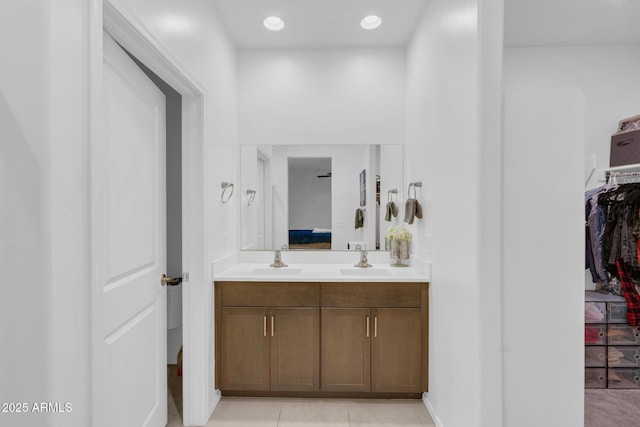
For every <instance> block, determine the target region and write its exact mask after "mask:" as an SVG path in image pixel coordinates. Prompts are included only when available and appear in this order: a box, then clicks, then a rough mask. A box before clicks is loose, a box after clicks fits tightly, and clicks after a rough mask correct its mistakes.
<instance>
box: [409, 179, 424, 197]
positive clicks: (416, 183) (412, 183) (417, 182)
mask: <svg viewBox="0 0 640 427" xmlns="http://www.w3.org/2000/svg"><path fill="white" fill-rule="evenodd" d="M411 187H413V198H414V199H415V198H416V187H420V188H422V181H416V182H410V183H409V189H408V190H407V197H409V198H411Z"/></svg>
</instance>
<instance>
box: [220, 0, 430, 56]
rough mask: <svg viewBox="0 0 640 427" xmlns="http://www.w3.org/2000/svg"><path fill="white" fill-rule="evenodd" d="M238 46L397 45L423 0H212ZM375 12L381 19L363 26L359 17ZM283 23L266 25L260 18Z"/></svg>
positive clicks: (406, 37)
mask: <svg viewBox="0 0 640 427" xmlns="http://www.w3.org/2000/svg"><path fill="white" fill-rule="evenodd" d="M212 1H213V3H214V4H215V6H216V7H217V9H218V11H219V12H220V15H221V16H222V20H223V22H224V24H225V26H226V28H227V30H228V32H229V34H230V35H231V38H232V39H233V41H234V42H235V44H236V45H237V46H238V47H240V48H304V47H355V46H358V47H361V46H401V45H405V44H407V42H408V41H409V40H410V38H411V36H412V34H413V31H414V29H415V27H416V24H417V22H418V20H419V18H420V15H421V12H422V9H423V7H424V5H425V3H426V1H427V0H212ZM372 14H375V15H379V16H380V17H381V18H382V25H381V26H380V27H379V28H378V29H376V30H368V31H367V30H363V29H362V28H360V20H362V18H363V17H365V16H367V15H372ZM270 15H277V16H280V17H281V18H282V19H284V21H285V23H286V26H285V28H284V29H283V30H281V31H268V30H266V29H265V28H264V27H263V25H262V21H263V20H264V18H266V17H267V16H270Z"/></svg>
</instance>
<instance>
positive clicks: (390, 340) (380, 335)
mask: <svg viewBox="0 0 640 427" xmlns="http://www.w3.org/2000/svg"><path fill="white" fill-rule="evenodd" d="M320 289H321V294H320V304H321V306H322V308H321V318H322V321H321V322H322V324H321V336H322V339H321V343H322V344H321V349H320V353H321V362H320V364H321V366H322V374H321V380H320V383H321V389H322V390H326V391H361V392H375V393H419V392H421V391H424V390H426V375H427V371H426V368H427V366H426V356H427V354H426V348H427V341H426V320H427V319H426V297H427V294H426V285H424V284H420V283H362V284H360V283H324V284H322V286H321V288H320ZM423 301H424V302H423ZM423 306H424V310H423ZM423 325H424V326H423ZM423 349H424V350H423Z"/></svg>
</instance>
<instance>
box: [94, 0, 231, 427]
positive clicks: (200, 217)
mask: <svg viewBox="0 0 640 427" xmlns="http://www.w3.org/2000/svg"><path fill="white" fill-rule="evenodd" d="M100 6H102V9H103V10H102V14H103V27H102V26H101V27H100V28H94V29H93V35H94V37H93V38H92V39H91V43H92V49H91V50H92V52H96V55H95V56H94V57H93V61H92V63H91V67H92V71H91V75H92V76H95V77H96V78H95V79H94V80H93V82H92V86H91V91H92V99H93V101H92V105H91V106H92V110H93V111H95V112H96V113H92V119H93V120H92V123H93V124H92V128H91V139H92V141H94V140H95V141H96V144H100V142H101V141H102V139H103V129H102V127H101V124H100V123H101V122H100V117H99V116H98V115H97V114H98V113H99V112H100V111H101V110H102V108H101V102H102V100H103V98H104V92H103V88H102V83H101V79H100V77H99V76H101V74H102V72H101V70H100V68H101V67H102V31H103V29H104V30H105V31H107V32H108V33H109V34H110V35H111V36H112V37H113V38H114V39H115V40H116V42H117V43H118V44H120V46H122V47H123V48H125V49H126V50H127V51H128V52H130V53H131V54H133V55H135V56H136V57H137V58H138V59H140V61H142V62H143V63H144V64H146V65H147V66H148V67H149V68H150V69H152V70H153V71H154V72H155V73H157V74H158V76H160V77H161V78H162V79H163V80H164V81H165V82H167V83H168V84H169V85H170V86H171V87H173V88H174V89H175V90H176V91H177V92H178V93H179V94H180V95H181V97H182V107H181V110H182V111H181V113H182V120H181V123H182V130H181V134H182V142H183V144H182V147H181V157H182V158H181V162H180V163H181V164H182V165H183V168H182V184H181V188H182V195H183V197H182V202H181V212H182V213H183V216H182V233H183V235H182V241H183V242H184V244H183V245H182V255H181V258H182V269H181V270H182V271H184V272H185V274H184V282H185V283H188V285H186V286H184V288H183V291H182V307H183V310H182V329H183V330H184V336H183V349H184V352H183V367H184V370H183V376H182V382H183V383H184V394H183V398H182V403H183V413H182V415H183V422H184V424H185V425H200V424H203V423H206V420H207V419H208V418H209V415H210V413H211V410H212V408H213V407H215V404H216V403H217V401H218V400H219V393H216V391H215V389H214V388H213V387H211V384H212V383H213V377H212V375H213V369H212V367H210V365H211V363H210V361H211V360H212V357H213V356H212V355H213V348H212V346H213V340H212V339H211V338H210V337H209V332H210V330H209V328H207V327H206V325H205V324H206V322H203V321H202V320H201V319H203V318H205V317H207V316H210V313H209V307H208V304H207V303H206V301H208V300H209V299H210V296H211V295H210V294H211V290H210V279H211V277H210V276H211V272H210V268H209V266H208V265H207V264H206V263H205V260H204V249H203V248H204V247H205V244H204V233H203V232H202V230H203V229H204V227H205V225H204V224H205V221H204V218H205V212H204V206H205V197H204V175H205V168H204V161H203V159H204V152H205V150H204V117H205V115H204V110H205V109H204V93H205V91H204V88H202V87H201V86H200V85H199V84H198V83H197V82H196V81H194V80H193V79H192V77H191V76H189V75H188V73H186V72H185V70H183V68H182V67H181V66H180V64H179V63H176V62H175V61H174V60H171V59H170V55H168V54H167V52H166V51H165V50H164V48H163V47H162V46H161V45H159V44H157V43H156V42H155V41H154V40H151V39H150V38H149V36H148V34H147V32H146V31H145V29H144V28H143V27H142V26H141V25H140V24H139V23H137V22H134V21H132V20H130V19H129V18H130V17H129V15H128V14H127V13H125V12H123V11H121V10H119V6H116V5H113V4H111V3H110V2H109V1H108V0H105V1H102V2H100ZM92 156H95V154H93V155H92ZM92 162H93V160H92ZM94 198H95V197H94V196H92V199H94ZM91 209H92V210H93V211H97V210H99V206H98V205H97V203H96V201H95V200H92V203H91ZM92 283H93V285H92V291H91V293H92V304H91V319H92V336H93V338H92V348H93V350H92V354H93V355H92V378H93V381H92V386H91V402H92V407H93V408H94V409H93V411H92V425H95V426H105V420H106V416H105V415H106V414H105V406H104V402H105V401H106V399H107V397H108V396H107V393H106V391H105V384H106V383H107V378H106V376H105V371H104V368H103V364H104V356H103V355H102V354H101V352H100V348H99V344H100V338H99V337H100V334H101V332H102V331H101V319H102V316H103V305H104V299H103V296H102V294H101V288H100V286H99V285H98V284H97V283H94V282H92ZM165 331H166V329H165ZM207 349H209V351H207ZM165 375H166V373H165Z"/></svg>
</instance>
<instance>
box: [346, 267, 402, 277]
mask: <svg viewBox="0 0 640 427" xmlns="http://www.w3.org/2000/svg"><path fill="white" fill-rule="evenodd" d="M340 274H342V275H343V276H391V272H390V271H389V270H388V269H386V268H375V267H374V268H362V267H353V268H341V269H340Z"/></svg>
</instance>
